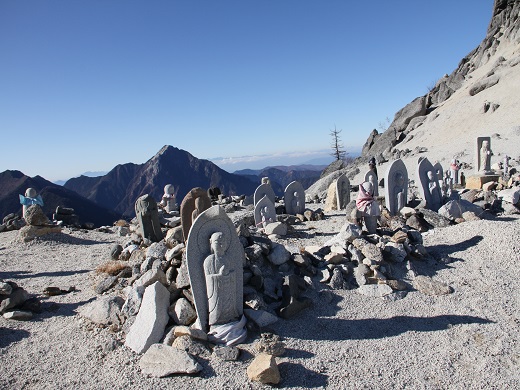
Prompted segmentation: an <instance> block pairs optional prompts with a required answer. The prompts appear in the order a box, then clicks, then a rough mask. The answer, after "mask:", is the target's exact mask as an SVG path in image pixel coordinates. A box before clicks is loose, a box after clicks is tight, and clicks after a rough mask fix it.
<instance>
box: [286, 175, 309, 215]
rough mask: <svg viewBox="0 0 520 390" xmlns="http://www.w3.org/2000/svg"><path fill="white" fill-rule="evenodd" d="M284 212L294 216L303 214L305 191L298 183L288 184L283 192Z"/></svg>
mask: <svg viewBox="0 0 520 390" xmlns="http://www.w3.org/2000/svg"><path fill="white" fill-rule="evenodd" d="M284 202H285V211H286V212H287V214H291V215H296V214H303V213H304V212H305V190H304V189H303V186H302V185H301V183H300V182H298V181H292V182H290V183H289V184H288V185H287V187H285V191H284Z"/></svg>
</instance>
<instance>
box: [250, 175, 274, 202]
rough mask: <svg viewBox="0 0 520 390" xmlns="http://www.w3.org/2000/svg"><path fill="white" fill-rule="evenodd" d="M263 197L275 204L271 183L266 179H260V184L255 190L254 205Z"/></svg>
mask: <svg viewBox="0 0 520 390" xmlns="http://www.w3.org/2000/svg"><path fill="white" fill-rule="evenodd" d="M266 179H267V180H266ZM264 195H267V197H268V198H269V199H270V200H271V202H273V204H275V202H276V199H275V196H274V191H273V187H271V183H270V182H269V179H268V178H266V177H264V178H262V184H260V185H259V186H258V187H257V188H256V190H255V194H254V204H255V205H256V204H257V203H258V202H260V199H262V198H263V197H264Z"/></svg>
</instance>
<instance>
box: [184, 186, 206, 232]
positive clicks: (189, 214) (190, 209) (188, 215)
mask: <svg viewBox="0 0 520 390" xmlns="http://www.w3.org/2000/svg"><path fill="white" fill-rule="evenodd" d="M210 207H211V200H210V199H209V196H208V193H207V192H206V191H205V190H204V189H203V188H201V187H195V188H192V189H191V190H190V192H188V193H187V194H186V196H185V197H184V199H183V200H182V203H181V226H182V234H183V236H184V241H186V240H187V239H188V234H189V233H190V229H191V225H192V224H193V222H194V221H195V219H197V217H198V216H199V215H200V214H201V213H202V212H203V211H205V210H207V209H209V208H210Z"/></svg>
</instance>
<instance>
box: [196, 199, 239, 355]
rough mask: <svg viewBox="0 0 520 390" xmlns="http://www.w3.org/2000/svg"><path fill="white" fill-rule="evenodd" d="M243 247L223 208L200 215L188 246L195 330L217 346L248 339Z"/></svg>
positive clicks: (210, 209) (215, 207)
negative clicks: (199, 330)
mask: <svg viewBox="0 0 520 390" xmlns="http://www.w3.org/2000/svg"><path fill="white" fill-rule="evenodd" d="M244 258H245V254H244V248H243V246H242V244H241V243H240V240H239V238H238V235H237V233H236V230H235V227H234V226H233V222H231V220H230V219H229V217H228V216H227V215H226V212H225V211H224V209H222V208H221V207H220V206H213V207H210V208H209V209H207V210H206V211H203V212H202V213H201V214H199V216H198V218H197V219H196V220H195V221H194V222H193V225H192V226H191V229H190V233H189V235H188V240H187V244H186V264H187V267H188V275H189V278H190V284H191V291H192V293H193V300H194V303H195V310H196V311H197V317H198V318H197V322H196V325H195V326H196V327H197V328H199V329H202V330H203V331H205V332H206V333H208V335H209V336H210V338H211V339H212V340H213V341H215V342H218V343H223V344H226V345H235V344H238V343H240V342H242V341H243V340H244V339H245V338H246V336H247V333H246V329H245V323H246V321H245V317H244V316H243V270H242V265H243V261H244Z"/></svg>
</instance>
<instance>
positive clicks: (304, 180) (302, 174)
mask: <svg viewBox="0 0 520 390" xmlns="http://www.w3.org/2000/svg"><path fill="white" fill-rule="evenodd" d="M323 168H324V167H323V166H321V165H320V166H317V165H310V166H309V165H294V166H277V167H268V168H264V169H257V170H256V169H242V170H240V171H235V174H237V175H241V176H244V177H246V178H248V179H249V180H252V181H253V182H255V183H257V185H258V184H259V183H260V181H261V179H262V177H268V178H269V179H270V180H271V186H272V187H273V190H274V193H275V194H276V195H278V196H282V195H283V192H284V190H285V187H287V185H288V184H289V183H290V182H292V181H298V182H300V183H301V185H302V186H303V188H308V187H309V186H311V185H312V184H313V183H314V182H315V181H316V180H318V179H319V178H320V173H321V171H322V170H323Z"/></svg>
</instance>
